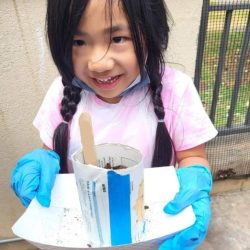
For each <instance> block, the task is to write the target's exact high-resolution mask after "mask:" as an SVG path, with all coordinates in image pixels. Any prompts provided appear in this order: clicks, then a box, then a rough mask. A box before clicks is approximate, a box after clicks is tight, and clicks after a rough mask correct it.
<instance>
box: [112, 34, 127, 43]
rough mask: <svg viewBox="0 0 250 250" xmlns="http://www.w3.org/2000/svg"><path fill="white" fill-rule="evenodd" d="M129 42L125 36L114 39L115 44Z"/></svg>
mask: <svg viewBox="0 0 250 250" xmlns="http://www.w3.org/2000/svg"><path fill="white" fill-rule="evenodd" d="M126 40H127V38H126V37H124V36H116V37H113V38H112V42H113V43H124V42H125V41H126Z"/></svg>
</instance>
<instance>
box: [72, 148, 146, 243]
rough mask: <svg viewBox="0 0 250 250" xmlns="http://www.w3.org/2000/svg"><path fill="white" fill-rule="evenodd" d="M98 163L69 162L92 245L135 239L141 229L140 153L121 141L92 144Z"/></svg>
mask: <svg viewBox="0 0 250 250" xmlns="http://www.w3.org/2000/svg"><path fill="white" fill-rule="evenodd" d="M96 153H97V160H98V166H93V165H86V164H84V159H83V157H82V152H81V151H78V152H76V153H74V154H73V156H72V162H73V168H74V173H75V178H76V184H77V189H78V194H79V200H80V204H81V209H82V214H83V221H84V227H85V229H86V232H87V238H88V239H89V245H90V246H92V247H105V246H116V245H123V244H130V243H135V242H139V241H140V240H141V238H142V237H143V229H144V223H145V222H144V177H143V166H142V156H141V153H140V152H139V151H138V150H136V149H134V148H132V147H129V146H126V145H121V144H101V145H97V146H96Z"/></svg>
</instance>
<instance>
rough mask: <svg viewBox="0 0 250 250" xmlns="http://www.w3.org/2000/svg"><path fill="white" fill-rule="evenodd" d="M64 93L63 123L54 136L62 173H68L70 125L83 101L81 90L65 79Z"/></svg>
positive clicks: (62, 105)
mask: <svg viewBox="0 0 250 250" xmlns="http://www.w3.org/2000/svg"><path fill="white" fill-rule="evenodd" d="M62 81H63V84H64V91H63V99H62V102H61V111H60V112H61V115H62V117H63V122H62V123H60V124H59V125H58V127H57V128H56V129H55V132H54V136H53V149H54V151H55V152H57V153H58V154H59V156H60V166H61V170H60V173H67V172H68V169H67V155H68V139H69V126H70V125H69V123H70V121H71V120H72V117H73V115H74V114H75V112H76V109H77V104H78V103H79V102H80V100H81V95H80V92H81V89H80V88H77V87H75V86H73V85H72V84H67V82H66V81H65V79H64V78H63V80H62Z"/></svg>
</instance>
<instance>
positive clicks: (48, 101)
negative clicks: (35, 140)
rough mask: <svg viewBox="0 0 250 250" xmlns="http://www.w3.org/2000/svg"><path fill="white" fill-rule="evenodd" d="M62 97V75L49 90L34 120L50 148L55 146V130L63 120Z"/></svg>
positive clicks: (41, 136)
mask: <svg viewBox="0 0 250 250" xmlns="http://www.w3.org/2000/svg"><path fill="white" fill-rule="evenodd" d="M62 97H63V84H62V81H61V77H58V78H56V79H55V80H54V81H53V83H52V84H51V86H50V88H49V90H48V91H47V93H46V95H45V97H44V100H43V102H42V105H41V106H40V108H39V110H38V113H37V115H36V117H35V119H34V121H33V125H34V126H35V127H36V128H37V129H38V131H39V134H40V138H41V140H42V142H43V143H44V144H45V145H46V146H47V147H49V148H53V134H54V131H55V129H56V127H57V126H58V125H59V124H60V123H61V122H62V120H63V119H62V116H61V114H60V106H61V100H62Z"/></svg>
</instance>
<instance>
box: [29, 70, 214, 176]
mask: <svg viewBox="0 0 250 250" xmlns="http://www.w3.org/2000/svg"><path fill="white" fill-rule="evenodd" d="M162 84H163V90H162V100H163V103H164V109H165V124H166V126H167V129H168V132H169V134H170V136H171V138H172V141H173V143H174V147H175V150H176V151H182V150H186V149H190V148H193V147H196V146H198V145H200V144H202V143H205V142H207V141H209V140H211V139H212V138H214V137H215V136H216V135H217V130H216V129H215V127H214V126H213V124H212V123H211V121H210V119H209V117H208V115H207V113H206V112H205V110H204V108H203V106H202V103H201V100H200V97H199V95H198V93H197V91H196V89H195V86H194V84H193V81H192V79H191V78H190V77H188V76H187V75H185V74H184V73H182V72H180V71H178V70H176V69H173V68H168V67H167V68H166V69H165V73H164V76H163V80H162ZM62 97H63V84H62V81H61V77H58V78H56V79H55V80H54V82H53V83H52V85H51V86H50V88H49V90H48V92H47V94H46V96H45V98H44V101H43V103H42V105H41V107H40V109H39V111H38V113H37V115H36V117H35V119H34V121H33V124H34V126H35V127H36V128H37V129H38V130H39V132H40V137H41V140H42V141H43V143H44V144H45V145H47V146H48V147H50V148H52V138H53V133H54V130H55V128H56V127H57V126H58V124H60V123H61V122H62V120H63V119H62V117H61V115H60V103H61V100H62ZM82 112H88V113H89V114H90V116H91V118H92V124H93V132H94V140H95V144H96V145H98V144H102V143H121V144H126V145H129V146H131V147H134V148H137V149H138V150H140V152H141V153H142V155H143V164H144V166H145V167H151V161H152V157H153V152H154V141H155V134H156V126H157V118H156V115H155V113H154V108H153V104H152V101H151V96H150V93H149V92H148V87H144V88H142V89H140V90H137V91H134V92H132V93H131V94H129V95H127V96H125V97H123V98H122V99H121V101H120V102H119V103H116V104H110V103H106V102H104V101H102V100H101V99H99V98H98V97H96V95H95V94H94V93H91V92H88V91H85V90H82V92H81V101H80V103H79V104H78V106H77V111H76V113H75V115H74V116H73V119H72V121H71V123H70V138H69V150H68V159H69V163H70V158H71V155H72V154H73V153H74V152H75V151H77V150H79V149H80V148H81V147H82V145H81V142H80V130H79V125H78V119H79V116H80V114H81V113H82ZM83 147H84V145H83ZM69 168H70V169H69V171H70V172H72V167H71V164H69Z"/></svg>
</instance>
